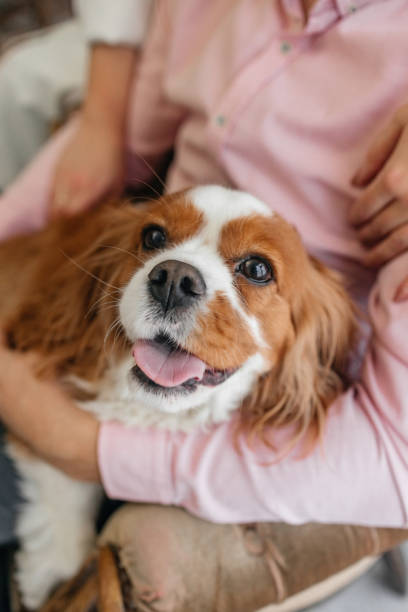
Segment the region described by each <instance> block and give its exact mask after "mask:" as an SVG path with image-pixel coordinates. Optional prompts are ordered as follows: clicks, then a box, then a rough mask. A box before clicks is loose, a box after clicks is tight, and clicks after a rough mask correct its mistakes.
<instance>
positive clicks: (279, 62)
mask: <svg viewBox="0 0 408 612" xmlns="http://www.w3.org/2000/svg"><path fill="white" fill-rule="evenodd" d="M305 45H307V40H306V38H305V37H300V36H296V37H294V36H293V35H290V34H289V35H288V36H285V32H282V35H281V36H279V35H276V36H275V37H274V40H272V41H270V42H269V43H268V44H267V47H266V48H265V49H264V50H263V51H261V52H260V53H259V54H258V55H257V56H256V57H255V58H254V59H253V60H252V62H251V63H250V64H248V65H247V66H246V67H245V68H244V69H243V70H242V71H241V72H240V73H239V74H238V75H237V76H236V78H235V79H234V81H233V82H232V84H231V86H230V87H229V88H228V90H227V91H226V92H225V93H224V95H223V96H222V97H221V98H220V99H219V101H218V103H217V104H216V106H215V107H214V109H213V111H212V113H211V116H210V118H209V121H210V125H209V128H208V138H209V144H210V145H211V147H212V149H213V150H214V153H216V154H220V152H221V150H222V148H223V146H224V144H225V142H226V140H227V138H228V135H229V134H230V133H231V130H232V129H233V127H234V125H235V124H236V122H237V120H238V117H239V115H240V114H241V113H242V112H243V110H244V109H245V108H246V107H247V106H248V104H249V103H250V102H251V100H252V99H253V97H254V96H255V95H256V94H257V92H258V91H259V90H260V89H261V88H262V87H264V86H265V85H266V84H267V83H270V82H271V80H273V79H274V78H276V77H277V76H278V75H279V74H280V72H281V71H282V70H284V69H285V67H286V66H287V65H288V64H289V63H290V62H292V61H294V59H295V58H296V57H297V56H298V55H299V53H300V52H301V51H302V50H303V49H304V47H305ZM265 67H267V70H266V69H265Z"/></svg>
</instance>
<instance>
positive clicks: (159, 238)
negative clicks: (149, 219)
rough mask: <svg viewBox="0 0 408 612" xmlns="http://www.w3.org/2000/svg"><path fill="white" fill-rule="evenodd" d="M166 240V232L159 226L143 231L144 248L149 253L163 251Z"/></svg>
mask: <svg viewBox="0 0 408 612" xmlns="http://www.w3.org/2000/svg"><path fill="white" fill-rule="evenodd" d="M166 240H167V236H166V232H165V231H164V229H163V228H162V227H160V226H159V225H150V226H149V227H146V228H145V229H144V230H143V246H144V248H145V249H147V250H149V251H152V250H154V249H162V248H163V247H164V245H165V244H166Z"/></svg>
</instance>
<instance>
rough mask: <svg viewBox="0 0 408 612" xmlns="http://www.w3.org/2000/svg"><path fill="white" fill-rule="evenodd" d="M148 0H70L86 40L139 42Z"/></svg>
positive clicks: (148, 3) (141, 40)
mask: <svg viewBox="0 0 408 612" xmlns="http://www.w3.org/2000/svg"><path fill="white" fill-rule="evenodd" d="M151 7H152V0H116V1H114V2H113V1H112V0H74V11H75V14H77V15H78V17H79V18H80V21H81V23H82V27H83V30H84V34H85V38H86V39H87V40H88V41H89V42H103V43H106V44H110V45H130V46H140V45H141V44H142V43H143V41H144V38H145V35H146V31H147V28H148V24H149V18H150V11H151Z"/></svg>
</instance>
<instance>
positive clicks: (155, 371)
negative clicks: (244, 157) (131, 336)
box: [132, 334, 237, 393]
mask: <svg viewBox="0 0 408 612" xmlns="http://www.w3.org/2000/svg"><path fill="white" fill-rule="evenodd" d="M132 354H133V358H134V360H135V364H136V365H135V366H134V367H133V368H132V373H133V375H134V376H135V377H136V378H137V379H138V380H139V381H140V382H141V383H142V384H144V385H145V386H148V387H150V388H155V389H161V390H163V391H168V392H174V391H176V392H177V391H180V392H183V393H186V392H192V391H195V390H196V389H197V387H198V386H199V385H203V386H206V387H215V386H217V385H219V384H221V383H223V382H225V381H226V380H227V379H228V378H229V377H230V376H231V375H232V374H233V373H234V372H236V370H237V368H234V369H226V370H218V369H215V368H212V367H211V366H209V365H208V364H206V363H205V362H204V361H202V360H201V359H200V358H199V357H197V356H196V355H193V354H192V353H189V352H188V351H186V350H185V349H183V348H182V347H180V346H179V345H178V344H177V343H176V342H174V340H172V339H171V338H170V337H169V336H167V335H166V334H158V335H157V336H156V337H155V338H154V339H153V340H137V341H136V342H135V344H134V345H133V348H132Z"/></svg>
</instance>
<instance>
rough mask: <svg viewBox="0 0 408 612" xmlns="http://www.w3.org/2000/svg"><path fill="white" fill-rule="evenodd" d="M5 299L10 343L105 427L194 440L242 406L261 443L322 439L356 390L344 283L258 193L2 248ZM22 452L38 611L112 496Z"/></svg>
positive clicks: (56, 227) (174, 204) (22, 556)
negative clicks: (267, 435)
mask: <svg viewBox="0 0 408 612" xmlns="http://www.w3.org/2000/svg"><path fill="white" fill-rule="evenodd" d="M16 278H18V284H17V283H16ZM0 287H1V295H2V296H3V297H2V306H1V318H2V321H3V322H5V329H6V333H7V338H8V342H9V345H10V346H11V347H13V348H15V349H16V350H19V351H34V352H35V353H36V354H37V360H36V361H37V363H38V375H39V376H41V375H46V374H47V373H48V374H49V373H53V374H54V375H56V376H57V377H58V380H59V381H60V382H61V384H62V385H64V386H65V387H66V389H67V391H68V392H69V393H70V394H71V396H72V397H73V398H74V399H75V400H76V401H77V402H78V403H79V405H80V406H81V407H82V408H83V409H84V410H88V411H91V412H92V413H93V414H95V416H96V417H97V418H98V419H101V420H106V419H114V420H117V421H120V422H122V423H124V424H125V425H129V426H132V425H135V426H138V427H146V426H156V427H165V428H167V429H170V430H182V431H189V430H191V429H192V428H195V427H202V426H205V425H208V424H210V423H219V422H222V421H225V420H227V419H229V418H230V417H231V415H232V414H233V412H234V411H236V410H237V409H240V411H241V413H240V417H241V421H242V424H243V428H244V429H245V430H246V431H247V432H249V433H254V432H256V434H257V435H260V436H261V437H262V436H263V432H264V431H266V430H267V428H270V427H277V426H281V425H285V424H286V425H293V428H294V432H295V434H294V435H297V436H298V437H300V436H302V435H304V434H306V433H308V432H311V431H312V432H314V434H313V435H314V436H317V437H318V436H319V432H320V431H321V429H322V427H323V423H324V415H325V412H326V410H327V408H328V406H329V404H330V402H331V401H332V400H333V399H334V397H335V396H336V395H337V394H338V393H340V392H341V391H342V390H343V389H344V387H345V385H347V371H348V360H349V356H350V351H351V349H352V346H353V342H354V338H355V330H356V323H355V313H354V308H353V305H352V302H351V300H350V298H349V297H348V294H347V292H346V290H345V288H344V287H343V285H342V282H341V280H340V278H339V277H338V276H337V275H336V273H334V272H332V271H330V270H328V269H327V268H326V267H325V266H323V265H322V264H321V263H319V262H318V261H317V260H315V259H314V258H312V257H309V256H308V254H307V253H306V251H305V248H304V247H303V245H302V242H301V240H300V237H299V235H298V233H297V231H296V230H295V229H294V228H293V227H292V226H291V225H290V224H288V223H287V222H286V221H284V219H282V217H280V216H279V215H278V214H276V213H274V212H272V211H271V210H270V208H269V207H268V206H266V205H265V204H264V203H262V202H261V201H259V200H258V199H256V198H255V197H253V196H251V195H249V194H248V193H244V192H239V191H235V190H231V189H227V188H224V187H219V186H199V187H195V188H192V189H189V190H186V191H183V192H180V193H175V194H172V195H165V196H163V197H161V198H160V199H159V200H156V201H151V202H147V203H145V204H139V205H137V206H135V205H132V204H130V203H122V204H117V203H116V204H115V203H110V204H109V203H108V204H106V205H105V206H101V207H99V208H97V209H95V210H92V211H89V212H87V213H85V214H83V215H81V216H79V217H75V218H71V219H66V220H61V221H56V222H53V223H52V224H51V225H50V226H49V227H48V228H46V229H44V230H43V231H40V232H38V233H36V234H33V235H29V236H22V237H16V238H13V239H10V240H8V241H7V242H5V243H4V244H2V245H0ZM296 432H297V433H296ZM45 435H46V434H45ZM8 451H9V453H10V455H11V456H12V458H13V459H14V461H15V463H16V466H17V469H18V472H19V474H20V477H21V490H22V495H23V497H24V499H25V502H24V504H23V505H22V507H21V511H20V513H19V517H18V524H17V533H18V536H19V538H20V541H21V550H20V552H19V554H18V556H17V577H18V582H19V586H20V589H21V592H22V597H23V602H24V604H25V605H26V606H27V607H28V608H36V607H38V606H39V605H40V604H42V603H43V602H44V600H45V599H46V597H47V595H48V594H49V592H50V590H51V589H52V588H53V587H54V586H55V585H56V584H57V583H58V582H59V581H61V580H64V579H66V578H68V577H70V576H71V575H72V574H74V573H75V572H76V570H77V569H78V567H79V565H80V564H81V562H82V561H83V559H84V557H85V556H86V554H87V553H88V552H89V549H90V547H91V546H92V545H93V543H94V527H93V525H94V517H95V512H96V510H97V507H98V501H99V495H100V487H99V486H97V485H94V484H89V483H84V482H77V481H74V480H72V479H71V478H69V477H68V476H66V475H65V474H63V473H62V472H60V471H58V470H57V469H55V468H54V467H52V466H51V465H48V464H46V463H45V462H43V461H41V460H39V459H37V458H35V457H33V456H30V455H28V454H27V453H24V452H23V451H22V450H21V449H20V448H19V446H18V444H16V443H15V442H13V441H10V443H9V445H8Z"/></svg>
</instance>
